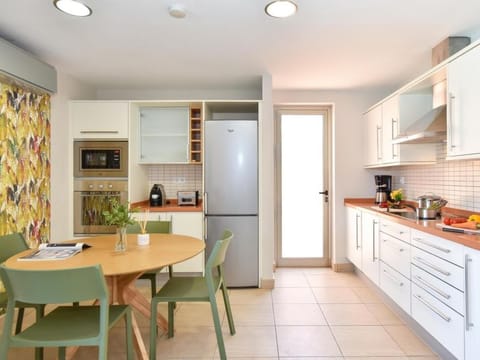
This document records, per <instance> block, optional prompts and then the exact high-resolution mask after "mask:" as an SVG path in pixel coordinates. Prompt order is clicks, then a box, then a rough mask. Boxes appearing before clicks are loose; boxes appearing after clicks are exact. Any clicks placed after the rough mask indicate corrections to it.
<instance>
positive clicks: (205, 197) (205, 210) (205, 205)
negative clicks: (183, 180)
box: [203, 191, 208, 214]
mask: <svg viewBox="0 0 480 360" xmlns="http://www.w3.org/2000/svg"><path fill="white" fill-rule="evenodd" d="M203 211H204V212H205V214H208V193H207V192H206V191H205V192H204V193H203Z"/></svg>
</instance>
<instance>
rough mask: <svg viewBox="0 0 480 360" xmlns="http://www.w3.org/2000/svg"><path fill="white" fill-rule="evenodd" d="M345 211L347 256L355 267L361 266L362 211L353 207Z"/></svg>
mask: <svg viewBox="0 0 480 360" xmlns="http://www.w3.org/2000/svg"><path fill="white" fill-rule="evenodd" d="M346 213H347V258H348V260H350V261H351V262H352V263H353V264H354V265H355V266H356V267H357V268H359V269H361V268H362V213H361V211H360V210H357V209H355V208H350V207H347V208H346Z"/></svg>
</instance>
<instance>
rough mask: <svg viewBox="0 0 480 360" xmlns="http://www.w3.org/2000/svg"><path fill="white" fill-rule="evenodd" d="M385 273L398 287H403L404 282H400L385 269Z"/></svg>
mask: <svg viewBox="0 0 480 360" xmlns="http://www.w3.org/2000/svg"><path fill="white" fill-rule="evenodd" d="M383 273H384V274H385V275H386V276H387V277H388V278H389V279H390V280H392V281H393V282H395V283H397V285H398V286H403V281H400V280H398V279H397V278H396V277H395V276H393V275H392V274H390V273H389V272H388V271H387V270H385V269H383Z"/></svg>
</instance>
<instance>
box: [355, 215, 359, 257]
mask: <svg viewBox="0 0 480 360" xmlns="http://www.w3.org/2000/svg"><path fill="white" fill-rule="evenodd" d="M359 218H360V215H358V214H357V215H356V218H355V245H356V247H357V250H358V249H359V248H360V245H359V244H358V238H359V236H358V219H359Z"/></svg>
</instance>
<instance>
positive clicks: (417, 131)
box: [392, 105, 447, 144]
mask: <svg viewBox="0 0 480 360" xmlns="http://www.w3.org/2000/svg"><path fill="white" fill-rule="evenodd" d="M446 115H447V106H446V105H441V106H438V107H436V108H434V109H432V110H431V111H429V112H428V113H427V114H425V115H424V116H422V117H421V118H420V119H418V120H417V121H415V122H414V123H413V124H412V125H410V126H409V127H408V128H407V129H406V130H405V133H404V134H400V135H399V136H397V137H396V138H395V139H392V143H393V144H426V143H438V142H443V141H445V138H446V134H447V116H446Z"/></svg>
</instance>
